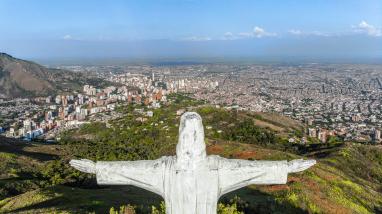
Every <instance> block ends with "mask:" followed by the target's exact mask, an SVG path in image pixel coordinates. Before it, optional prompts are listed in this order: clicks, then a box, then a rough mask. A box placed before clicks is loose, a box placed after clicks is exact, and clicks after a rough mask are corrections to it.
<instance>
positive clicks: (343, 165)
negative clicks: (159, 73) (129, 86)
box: [0, 95, 382, 213]
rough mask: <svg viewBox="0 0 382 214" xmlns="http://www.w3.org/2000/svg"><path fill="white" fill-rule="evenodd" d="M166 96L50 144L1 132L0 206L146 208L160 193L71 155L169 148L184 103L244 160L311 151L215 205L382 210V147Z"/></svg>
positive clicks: (218, 150) (214, 145) (214, 150)
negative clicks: (100, 173)
mask: <svg viewBox="0 0 382 214" xmlns="http://www.w3.org/2000/svg"><path fill="white" fill-rule="evenodd" d="M170 99H171V100H172V103H171V104H169V105H168V106H164V107H162V108H161V109H156V110H152V109H151V110H152V111H153V112H154V116H153V117H147V116H145V114H141V113H139V111H136V110H135V109H137V108H143V109H144V110H147V109H145V107H142V106H126V107H122V108H120V109H119V111H121V112H123V113H124V115H125V116H124V117H123V118H120V119H117V120H115V121H112V122H109V123H107V124H104V123H94V124H90V125H85V126H83V127H82V128H80V129H78V130H72V131H68V132H66V133H64V134H63V135H62V136H61V141H60V142H59V144H57V145H45V144H38V143H24V142H18V141H16V140H10V139H5V138H0V169H1V170H0V200H1V201H0V212H2V213H109V211H110V209H111V208H112V207H114V208H115V209H116V210H118V209H119V207H121V206H123V205H127V204H129V205H131V206H133V207H134V209H135V210H136V212H137V213H151V211H152V206H153V205H154V206H156V207H157V208H158V207H159V206H160V203H161V201H162V200H161V198H160V197H158V196H156V195H155V194H152V193H150V192H147V191H144V190H141V189H138V188H134V187H128V186H114V187H99V186H97V185H96V183H95V179H94V177H93V176H91V175H87V174H83V173H80V172H78V171H75V170H73V169H72V168H70V167H69V165H68V161H69V160H70V159H71V158H88V159H92V160H138V159H155V158H158V157H160V156H162V155H172V154H174V153H175V145H176V143H177V132H178V127H177V126H178V124H179V116H177V115H176V111H177V110H179V109H185V110H186V109H187V108H188V110H194V111H198V112H199V113H200V114H201V115H202V117H203V120H204V121H203V122H204V126H205V128H206V129H205V132H206V133H205V134H206V138H207V145H208V146H207V147H208V153H209V154H219V155H221V156H224V157H227V158H241V159H249V160H282V159H287V160H291V159H295V158H308V157H309V158H315V159H317V160H318V164H317V165H315V166H314V167H313V168H311V169H310V170H307V171H305V172H303V173H296V174H292V175H290V176H289V178H288V183H287V184H286V185H270V186H250V187H246V188H243V189H240V190H238V191H235V192H233V193H230V194H228V195H225V196H223V197H222V198H221V203H222V205H221V206H220V207H221V209H220V211H219V213H223V210H229V209H225V208H223V207H224V206H226V207H229V206H230V205H232V207H235V206H236V207H237V209H238V210H239V211H241V212H244V213H378V212H382V148H381V147H377V146H371V145H361V144H352V143H346V144H325V145H324V144H313V143H312V144H307V145H299V144H292V143H289V142H288V140H287V138H288V137H293V136H297V135H301V134H302V127H303V126H302V125H301V124H299V123H297V122H293V121H289V122H288V119H286V118H283V117H280V116H277V115H259V114H251V113H247V112H236V111H228V110H224V109H216V108H214V107H210V106H207V105H205V104H204V103H201V102H198V101H195V100H192V99H189V98H187V97H184V96H181V95H174V96H171V97H170ZM285 123H288V125H287V126H286V125H285ZM259 124H260V125H259ZM265 124H268V125H265ZM269 124H270V125H272V127H271V126H270V125H269ZM223 204H224V206H223ZM130 211H131V210H130ZM126 213H132V212H126ZM225 213H234V212H225Z"/></svg>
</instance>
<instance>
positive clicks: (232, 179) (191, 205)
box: [96, 156, 288, 214]
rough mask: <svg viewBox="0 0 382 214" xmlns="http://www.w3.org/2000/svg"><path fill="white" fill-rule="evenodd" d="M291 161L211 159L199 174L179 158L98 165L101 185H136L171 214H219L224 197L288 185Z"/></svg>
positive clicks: (200, 165) (209, 158)
mask: <svg viewBox="0 0 382 214" xmlns="http://www.w3.org/2000/svg"><path fill="white" fill-rule="evenodd" d="M287 174H288V171H287V161H247V160H232V159H225V158H221V157H219V156H208V157H207V158H206V160H205V161H203V162H200V163H199V164H198V165H197V168H196V169H195V170H192V169H191V170H187V169H182V168H178V167H177V164H176V157H162V158H160V159H157V160H153V161H116V162H103V161H100V162H97V164H96V176H97V183H98V184H107V185H134V186H137V187H140V188H143V189H146V190H148V191H151V192H154V193H157V194H158V195H161V196H162V197H163V198H164V199H165V204H166V212H167V213H171V214H182V213H183V214H195V213H199V214H215V213H216V209H217V203H218V199H219V197H220V196H222V195H224V194H225V193H228V192H231V191H234V190H236V189H239V188H242V187H245V186H247V185H251V184H285V183H286V181H287Z"/></svg>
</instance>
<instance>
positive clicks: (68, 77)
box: [0, 53, 94, 98]
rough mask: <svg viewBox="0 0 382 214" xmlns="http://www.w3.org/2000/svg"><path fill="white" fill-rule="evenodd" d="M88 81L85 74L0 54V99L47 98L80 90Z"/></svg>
mask: <svg viewBox="0 0 382 214" xmlns="http://www.w3.org/2000/svg"><path fill="white" fill-rule="evenodd" d="M87 80H91V78H89V77H86V76H85V75H83V74H79V73H74V72H71V71H67V70H60V69H52V68H46V67H44V66H42V65H39V64H37V63H34V62H31V61H26V60H22V59H17V58H15V57H13V56H11V55H9V54H6V53H0V98H14V97H31V96H46V95H49V94H52V93H54V92H57V91H63V90H64V91H65V90H70V89H79V87H80V86H81V83H85V82H87ZM92 80H94V79H92Z"/></svg>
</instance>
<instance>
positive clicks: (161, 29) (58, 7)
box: [0, 0, 382, 58]
mask: <svg viewBox="0 0 382 214" xmlns="http://www.w3.org/2000/svg"><path fill="white" fill-rule="evenodd" d="M0 20H1V27H0V51H2V52H9V53H11V54H13V55H16V56H19V57H24V58H70V57H71V58H81V57H82V58H92V57H94V58H103V57H104V58H112V57H121V58H123V57H127V58H129V57H131V58H134V57H136V58H145V57H152V58H155V57H225V56H230V57H241V56H245V57H255V56H263V57H266V56H290V57H293V56H311V57H313V58H314V57H324V56H336V57H350V58H351V57H365V58H373V57H374V58H376V57H381V56H382V43H381V41H382V0H290V1H286V0H261V1H260V0H248V1H247V0H151V1H149V0H135V1H129V0H113V1H106V0H104V1H100V0H65V1H64V0H54V1H53V0H0Z"/></svg>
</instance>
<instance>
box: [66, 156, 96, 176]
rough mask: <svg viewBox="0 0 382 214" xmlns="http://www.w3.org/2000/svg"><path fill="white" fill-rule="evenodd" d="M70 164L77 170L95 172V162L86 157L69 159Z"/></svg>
mask: <svg viewBox="0 0 382 214" xmlns="http://www.w3.org/2000/svg"><path fill="white" fill-rule="evenodd" d="M69 164H70V166H72V167H74V168H76V169H77V170H80V171H81V172H86V173H92V174H95V173H96V166H95V163H94V162H93V161H91V160H88V159H81V160H71V161H70V162H69Z"/></svg>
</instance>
